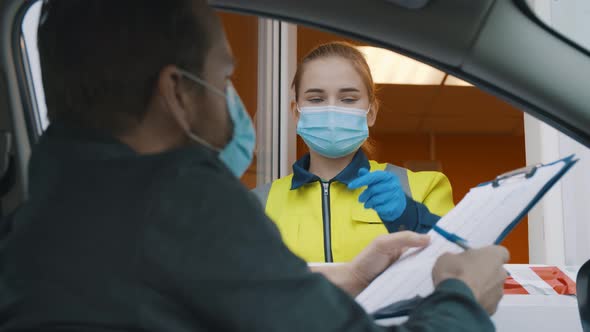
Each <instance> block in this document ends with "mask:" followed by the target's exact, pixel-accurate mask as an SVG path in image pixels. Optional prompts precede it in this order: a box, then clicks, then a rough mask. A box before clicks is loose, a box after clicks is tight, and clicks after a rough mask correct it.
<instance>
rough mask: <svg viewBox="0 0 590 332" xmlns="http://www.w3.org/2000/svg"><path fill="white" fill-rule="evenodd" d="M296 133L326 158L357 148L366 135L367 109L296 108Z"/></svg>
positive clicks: (335, 107) (336, 156)
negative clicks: (297, 115)
mask: <svg viewBox="0 0 590 332" xmlns="http://www.w3.org/2000/svg"><path fill="white" fill-rule="evenodd" d="M298 111H299V123H298V124H297V134H298V135H299V136H301V138H303V140H304V141H305V143H306V144H307V145H308V146H309V148H310V149H312V150H313V151H315V152H317V153H319V154H320V155H322V156H324V157H327V158H341V157H344V156H347V155H350V154H352V153H354V152H356V151H357V150H358V149H359V148H360V147H361V145H363V143H364V142H365V141H366V140H367V138H368V137H369V126H368V124H367V113H368V111H367V110H363V109H356V108H347V107H338V106H317V107H302V108H298Z"/></svg>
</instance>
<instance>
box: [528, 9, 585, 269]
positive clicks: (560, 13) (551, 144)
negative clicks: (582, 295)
mask: <svg viewBox="0 0 590 332" xmlns="http://www.w3.org/2000/svg"><path fill="white" fill-rule="evenodd" d="M528 2H529V4H530V5H531V7H532V8H533V10H534V11H535V12H536V13H537V15H538V16H539V17H540V18H541V19H542V20H543V21H544V22H546V23H547V24H548V25H549V26H551V27H553V28H554V29H556V30H557V31H559V32H561V33H562V34H563V35H565V36H568V37H569V38H571V39H572V40H574V41H575V42H577V43H578V44H580V45H582V46H584V47H586V48H588V49H590V1H588V0H529V1H528ZM555 61H559V59H555ZM588 83H590V82H588ZM525 132H526V149H527V163H529V164H534V163H539V162H548V161H551V160H554V159H557V158H560V157H565V156H568V155H570V154H576V155H577V157H578V158H579V159H580V162H579V163H578V164H577V165H576V166H575V167H574V168H573V169H572V170H571V171H570V173H569V174H567V175H566V176H565V177H564V179H563V181H561V182H560V183H559V184H558V185H556V187H555V188H554V189H553V190H552V191H551V192H550V193H549V194H548V195H547V196H546V197H545V198H544V199H543V201H542V202H541V203H540V204H539V205H538V206H537V207H536V208H535V209H533V211H531V213H530V215H529V248H530V260H531V263H545V264H567V265H580V264H582V263H584V262H585V261H586V260H588V259H590V149H588V148H586V147H585V146H582V145H581V144H579V143H577V142H575V141H573V140H572V139H570V138H569V137H567V136H566V135H563V134H561V133H559V132H558V131H556V130H555V129H553V128H551V127H549V126H547V125H545V124H544V123H542V122H540V121H538V120H536V119H534V118H532V117H530V116H526V117H525Z"/></svg>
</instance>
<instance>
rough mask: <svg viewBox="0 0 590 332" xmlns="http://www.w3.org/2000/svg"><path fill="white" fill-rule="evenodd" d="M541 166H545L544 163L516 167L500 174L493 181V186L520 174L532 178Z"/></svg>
mask: <svg viewBox="0 0 590 332" xmlns="http://www.w3.org/2000/svg"><path fill="white" fill-rule="evenodd" d="M540 167H543V164H537V165H531V166H527V167H523V168H519V169H516V170H514V171H510V172H508V173H504V174H502V175H500V176H498V177H497V178H496V179H495V180H494V181H492V187H494V188H498V187H499V186H500V181H503V180H507V179H510V178H512V177H515V176H518V175H524V178H525V179H529V178H532V177H533V176H535V173H537V170H538V169H539V168H540Z"/></svg>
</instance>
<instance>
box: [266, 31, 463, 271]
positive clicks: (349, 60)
mask: <svg viewBox="0 0 590 332" xmlns="http://www.w3.org/2000/svg"><path fill="white" fill-rule="evenodd" d="M293 89H294V90H295V100H294V102H293V103H292V109H293V113H294V115H295V118H296V120H297V123H298V124H297V133H298V135H299V136H301V138H302V139H303V140H304V141H305V143H306V145H307V146H308V148H309V154H307V155H305V156H304V157H303V158H301V159H300V160H298V161H297V162H296V163H295V164H294V165H293V174H291V175H289V176H286V177H284V178H281V179H278V180H276V181H274V182H273V183H271V184H268V185H265V186H262V187H259V188H256V189H255V190H254V192H255V193H256V195H257V196H258V197H259V199H260V200H261V202H262V203H263V204H264V207H265V210H266V213H267V214H268V215H269V216H270V218H271V219H272V220H274V222H275V223H276V225H277V226H278V228H279V230H280V232H281V234H282V236H283V240H284V241H285V243H286V244H287V246H288V247H289V248H290V249H291V250H292V251H293V252H294V253H295V254H297V255H298V256H299V257H301V258H302V259H304V260H306V261H308V262H347V261H350V260H352V259H353V258H354V257H355V256H356V255H357V254H358V253H360V252H361V251H362V249H363V248H365V247H366V246H367V245H368V244H369V243H370V242H371V241H372V240H374V239H375V238H376V237H378V236H379V235H382V234H387V233H388V232H397V231H403V230H409V231H414V232H418V233H426V232H427V231H429V230H430V229H431V228H432V226H433V225H434V224H435V223H436V222H437V221H438V219H439V218H440V216H442V215H444V214H445V213H447V212H448V211H449V210H450V209H452V208H453V198H452V191H451V185H450V183H449V181H448V179H447V178H446V176H445V175H444V174H442V173H439V172H412V171H410V170H407V169H404V168H401V167H398V166H395V165H390V164H383V163H378V162H376V161H373V160H369V159H368V158H367V156H366V154H365V152H364V151H363V149H362V146H363V144H364V143H365V142H366V140H367V138H368V134H369V127H372V126H373V125H374V124H375V121H376V118H377V112H378V108H379V102H378V100H377V97H376V91H375V84H374V82H373V78H372V76H371V72H370V69H369V66H368V64H367V62H366V60H365V58H364V56H363V54H362V53H361V52H360V51H359V50H357V49H356V48H355V47H354V46H352V45H349V44H346V43H329V44H325V45H321V46H319V47H317V48H315V49H314V50H312V51H311V52H310V53H309V54H307V55H306V56H305V57H304V59H303V60H302V62H301V64H300V65H299V67H298V69H297V73H296V75H295V78H294V80H293Z"/></svg>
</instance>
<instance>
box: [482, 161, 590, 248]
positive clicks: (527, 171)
mask: <svg viewBox="0 0 590 332" xmlns="http://www.w3.org/2000/svg"><path fill="white" fill-rule="evenodd" d="M578 160H579V159H576V156H575V155H573V154H572V155H570V156H567V157H565V158H563V159H559V160H556V161H554V162H552V163H548V164H542V163H541V164H536V165H531V166H527V167H523V168H519V169H516V170H513V171H510V172H506V173H504V174H501V175H499V176H497V177H496V178H495V179H494V180H493V181H489V182H484V183H482V184H480V185H479V186H489V185H491V186H492V187H493V188H498V187H500V186H501V185H502V183H503V182H505V181H506V180H510V179H513V178H515V177H521V178H524V179H525V180H527V179H530V178H533V177H534V176H535V174H537V171H538V170H539V169H541V168H543V167H547V166H553V165H556V164H558V163H562V162H563V163H564V166H563V168H562V169H561V171H560V172H559V173H557V174H556V175H555V176H554V177H553V178H552V179H551V180H550V181H548V182H547V183H546V184H545V186H544V187H543V188H542V189H541V190H540V191H539V192H538V193H537V195H536V196H535V198H533V200H532V201H531V202H530V203H529V205H527V206H526V207H525V209H524V210H523V211H522V213H521V214H520V215H519V216H518V217H516V219H514V220H513V221H512V223H510V225H509V226H508V227H507V228H506V229H505V230H504V232H503V233H502V234H500V236H498V239H496V241H495V244H500V243H501V242H502V241H504V239H505V238H506V236H508V234H510V232H512V230H513V229H514V228H515V227H516V226H517V225H518V224H519V223H520V221H521V220H523V219H524V217H526V215H527V214H528V213H529V212H530V211H531V210H532V208H533V207H534V206H535V205H537V203H539V201H540V200H541V199H542V198H543V196H545V194H547V192H548V191H549V190H550V189H551V188H553V186H554V185H555V184H556V183H557V182H559V180H560V179H561V178H562V177H563V176H564V175H565V174H566V173H567V172H568V171H569V170H570V169H571V168H572V167H573V166H574V165H575V164H576V163H577V162H578Z"/></svg>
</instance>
